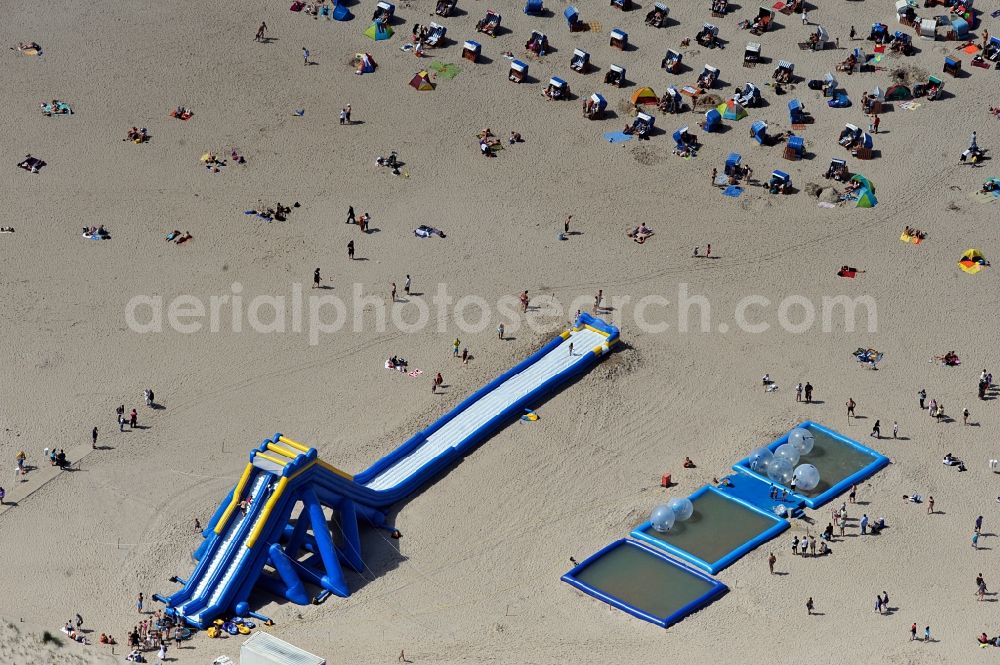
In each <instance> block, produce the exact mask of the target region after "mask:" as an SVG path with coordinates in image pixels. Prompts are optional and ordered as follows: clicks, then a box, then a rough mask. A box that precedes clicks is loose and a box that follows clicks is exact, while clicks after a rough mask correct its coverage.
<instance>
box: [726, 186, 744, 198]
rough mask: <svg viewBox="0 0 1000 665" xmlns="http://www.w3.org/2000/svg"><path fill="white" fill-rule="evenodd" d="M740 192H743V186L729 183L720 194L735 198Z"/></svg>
mask: <svg viewBox="0 0 1000 665" xmlns="http://www.w3.org/2000/svg"><path fill="white" fill-rule="evenodd" d="M742 193H743V188H742V187H740V186H739V185H730V186H729V187H726V188H725V189H724V190H722V194H723V195H724V196H731V197H733V198H736V197H737V196H739V195H740V194H742Z"/></svg>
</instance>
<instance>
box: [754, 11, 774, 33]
mask: <svg viewBox="0 0 1000 665" xmlns="http://www.w3.org/2000/svg"><path fill="white" fill-rule="evenodd" d="M773 22H774V10H773V9H771V8H769V7H763V6H762V7H758V8H757V18H755V19H754V21H753V23H751V24H750V32H751V33H752V34H755V35H762V34H764V33H765V32H767V31H768V30H770V29H771V23H773Z"/></svg>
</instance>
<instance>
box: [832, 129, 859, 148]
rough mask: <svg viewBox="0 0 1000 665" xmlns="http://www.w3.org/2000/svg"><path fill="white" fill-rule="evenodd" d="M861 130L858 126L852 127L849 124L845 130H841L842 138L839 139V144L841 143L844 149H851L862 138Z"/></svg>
mask: <svg viewBox="0 0 1000 665" xmlns="http://www.w3.org/2000/svg"><path fill="white" fill-rule="evenodd" d="M862 133H863V132H862V131H861V128H860V127H858V126H857V125H852V124H851V123H847V124H846V125H844V128H843V129H842V130H840V136H839V137H838V138H837V143H839V144H840V145H841V146H842V147H844V148H850V147H851V145H853V144H854V143H855V142H857V141H858V140H859V139H860V138H861V134H862Z"/></svg>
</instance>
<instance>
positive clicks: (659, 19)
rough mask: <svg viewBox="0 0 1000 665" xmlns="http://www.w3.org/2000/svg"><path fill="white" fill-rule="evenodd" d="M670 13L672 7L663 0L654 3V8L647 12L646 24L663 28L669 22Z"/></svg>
mask: <svg viewBox="0 0 1000 665" xmlns="http://www.w3.org/2000/svg"><path fill="white" fill-rule="evenodd" d="M669 15H670V9H669V8H668V7H667V6H666V5H665V4H663V3H662V2H657V3H654V4H653V8H652V9H650V10H649V12H648V13H647V14H646V25H648V26H652V27H654V28H662V27H663V26H664V25H666V24H667V17H668V16H669Z"/></svg>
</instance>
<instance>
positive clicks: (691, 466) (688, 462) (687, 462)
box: [682, 457, 695, 469]
mask: <svg viewBox="0 0 1000 665" xmlns="http://www.w3.org/2000/svg"><path fill="white" fill-rule="evenodd" d="M682 466H683V467H684V468H685V469H694V468H695V465H694V462H692V461H691V458H690V457H685V458H684V463H683V464H682Z"/></svg>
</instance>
